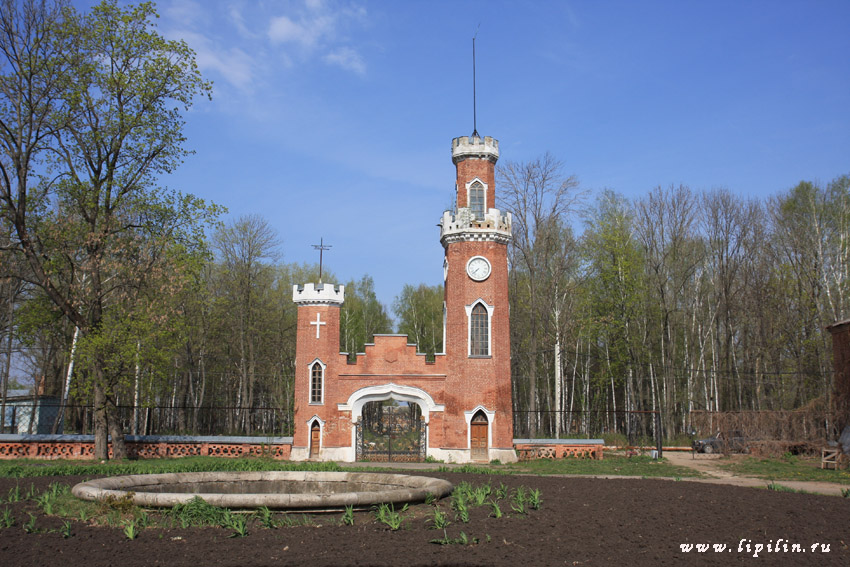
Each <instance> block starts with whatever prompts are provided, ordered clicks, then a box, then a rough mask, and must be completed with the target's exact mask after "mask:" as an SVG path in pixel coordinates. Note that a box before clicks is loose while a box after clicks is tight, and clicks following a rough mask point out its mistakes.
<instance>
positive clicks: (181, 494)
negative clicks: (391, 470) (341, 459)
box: [71, 471, 452, 510]
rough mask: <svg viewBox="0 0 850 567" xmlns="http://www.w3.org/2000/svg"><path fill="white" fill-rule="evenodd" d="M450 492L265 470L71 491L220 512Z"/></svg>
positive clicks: (126, 480) (141, 479) (115, 482)
mask: <svg viewBox="0 0 850 567" xmlns="http://www.w3.org/2000/svg"><path fill="white" fill-rule="evenodd" d="M451 491H452V484H451V483H450V482H448V481H446V480H441V479H438V478H430V477H425V476H409V475H403V474H383V473H358V472H315V471H286V472H280V471H264V472H201V473H166V474H139V475H127V476H115V477H109V478H100V479H96V480H90V481H88V482H83V483H80V484H78V485H76V486H74V488H73V489H72V491H71V492H72V493H73V494H74V496H76V497H77V498H82V499H83V500H106V499H109V498H116V499H124V498H127V497H128V495H132V500H133V503H134V504H136V505H138V506H144V507H149V508H166V507H171V506H174V505H175V504H181V503H185V502H188V501H190V500H192V499H193V498H195V497H196V496H199V497H201V498H203V499H204V500H205V501H206V502H208V503H209V504H212V505H214V506H221V507H224V508H259V507H262V506H265V507H267V508H270V509H277V510H337V509H342V508H344V507H346V506H354V507H362V506H370V505H372V504H380V503H386V504H393V503H402V502H422V501H424V500H425V499H426V498H427V497H428V495H429V494H432V495H433V496H434V497H436V498H442V497H443V496H446V495H447V494H449V493H450V492H451Z"/></svg>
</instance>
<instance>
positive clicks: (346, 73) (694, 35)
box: [86, 0, 850, 306]
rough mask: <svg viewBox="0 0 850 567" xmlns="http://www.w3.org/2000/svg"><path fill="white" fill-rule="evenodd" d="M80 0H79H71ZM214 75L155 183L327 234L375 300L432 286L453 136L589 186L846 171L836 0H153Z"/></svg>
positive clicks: (336, 263) (293, 234) (756, 188)
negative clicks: (548, 159)
mask: <svg viewBox="0 0 850 567" xmlns="http://www.w3.org/2000/svg"><path fill="white" fill-rule="evenodd" d="M87 4H88V2H86V5H87ZM158 10H159V13H160V19H159V21H158V24H157V25H158V29H159V31H160V32H161V33H163V34H164V35H166V36H167V37H169V38H182V39H185V40H186V41H187V42H188V43H189V45H190V46H191V47H192V48H193V49H195V51H196V52H197V55H198V62H199V64H200V67H201V70H202V72H203V73H204V75H205V77H206V78H207V79H210V80H212V81H213V82H214V94H213V100H212V101H211V102H209V101H206V100H198V101H197V102H196V104H195V106H194V107H193V108H192V110H191V112H190V113H188V114H187V116H186V119H187V126H186V134H187V136H188V143H187V147H188V148H190V149H192V150H194V151H196V154H195V155H193V156H191V157H190V158H189V159H187V161H186V163H185V164H184V165H183V166H182V167H181V168H180V169H179V170H178V171H177V173H176V174H174V175H171V176H169V178H167V179H164V180H163V182H164V183H165V184H167V185H168V186H169V187H172V188H174V189H178V190H181V191H184V192H188V193H194V194H196V195H198V196H201V197H203V198H206V199H209V200H212V201H214V202H216V203H219V204H221V205H224V206H226V207H227V208H228V209H229V211H230V212H229V215H228V217H226V219H225V220H228V219H233V218H236V217H238V216H240V215H243V214H260V215H262V216H264V217H265V218H266V219H267V220H268V222H269V223H270V224H271V225H272V226H273V227H274V228H275V229H276V230H277V231H278V232H279V234H280V237H281V240H282V242H283V245H282V250H281V251H282V255H283V258H282V259H283V261H286V262H315V261H317V260H318V256H317V254H316V253H315V251H314V250H313V249H312V248H311V244H314V243H318V242H319V239H320V238H324V239H325V242H327V243H330V244H331V245H332V246H333V248H332V249H331V251H330V252H328V253H326V255H325V260H326V266H327V267H328V268H329V269H331V270H332V271H333V272H334V273H336V274H337V275H338V276H339V277H340V279H341V280H343V281H344V280H348V279H352V278H359V277H360V276H362V275H363V274H366V273H368V274H370V275H371V276H372V277H373V278H374V279H375V284H376V289H377V292H378V296H379V299H380V300H382V301H383V302H384V303H385V304H387V306H389V305H390V304H391V302H392V300H393V298H394V297H395V296H396V295H397V294H398V293H399V292H400V291H401V288H402V286H403V285H404V284H405V283H411V284H418V283H423V282H424V283H427V284H432V285H433V284H438V283H441V282H442V247H441V246H440V244H439V241H438V229H437V227H436V223H437V222H438V220H439V218H440V215H441V212H442V211H443V210H444V209H446V208H448V207H449V205H450V203H451V200H452V196H453V184H454V167H453V165H452V163H451V152H450V147H451V146H450V144H451V138H453V137H456V136H461V135H468V134H470V133H471V131H472V77H471V67H472V65H471V38H472V36H473V35H474V34H475V33H476V30H477V34H478V35H477V37H478V39H477V42H476V47H477V55H478V63H477V76H478V131H479V132H480V133H481V134H482V135H491V136H494V137H496V138H498V139H499V141H500V150H501V160H502V161H516V162H522V161H527V160H531V159H534V158H536V157H538V156H540V155H542V154H543V153H545V152H550V153H552V154H553V155H554V156H555V157H556V158H558V159H560V160H562V161H563V163H564V168H565V172H566V173H569V174H574V175H576V176H577V178H578V179H579V181H580V183H581V187H582V188H583V189H586V190H588V191H590V193H591V195H592V194H594V193H596V192H598V191H600V190H601V189H605V188H609V189H613V190H615V191H617V192H619V193H622V194H624V195H626V196H627V197H630V198H634V197H639V196H642V195H645V194H646V193H647V192H648V191H649V190H650V189H652V188H653V187H655V186H658V185H663V186H668V185H670V184H677V185H678V184H680V183H682V184H686V185H689V186H690V187H691V188H692V189H695V190H700V189H711V188H719V187H725V188H728V189H729V190H731V191H733V192H735V193H738V194H741V195H746V196H752V197H767V196H770V195H775V194H777V193H778V192H780V191H784V190H787V189H788V188H790V187H792V186H793V185H795V184H796V183H797V182H799V181H800V180H802V179H806V180H813V181H820V182H823V183H826V182H828V181H830V180H831V179H833V178H835V177H836V176H838V175H841V174H846V173H850V33H848V29H850V2H847V1H836V2H820V1H806V2H781V1H772V2H767V1H765V2H743V1H735V2H723V1H716V2H682V1H675V2H590V1H582V2H578V1H576V2H564V1H559V2H544V1H535V2H503V1H498V0H496V1H490V2H482V1H474V2H466V1H456V2H448V1H393V2H390V1H379V2H371V1H359V0H352V1H341V2H336V1H331V0H326V1H321V0H293V1H248V0H244V1H239V0H171V1H161V2H158Z"/></svg>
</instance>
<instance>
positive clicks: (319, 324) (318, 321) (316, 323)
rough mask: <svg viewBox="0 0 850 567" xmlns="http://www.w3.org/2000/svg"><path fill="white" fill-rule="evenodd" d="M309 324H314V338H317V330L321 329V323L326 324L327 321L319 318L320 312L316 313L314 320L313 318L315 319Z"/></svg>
mask: <svg viewBox="0 0 850 567" xmlns="http://www.w3.org/2000/svg"><path fill="white" fill-rule="evenodd" d="M310 324H311V325H316V338H317V339H318V338H319V331H320V330H321V328H322V325H327V323H325V322H324V321H322V319H321V314H320V313H316V320H315V321H310Z"/></svg>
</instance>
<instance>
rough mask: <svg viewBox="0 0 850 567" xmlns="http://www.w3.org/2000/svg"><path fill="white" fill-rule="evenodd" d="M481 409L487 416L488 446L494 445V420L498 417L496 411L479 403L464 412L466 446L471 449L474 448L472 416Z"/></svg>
mask: <svg viewBox="0 0 850 567" xmlns="http://www.w3.org/2000/svg"><path fill="white" fill-rule="evenodd" d="M479 411H480V412H482V413H483V414H484V415H486V416H487V447H488V448H492V447H493V420H494V419H496V412H495V411H491V410H488V409H487V408H486V407H484V406H483V405H481V404H478V405H477V406H475V407H474V408H472V409H471V410H469V411H465V412H463V418H464V419H465V420H466V447H467V448H468V449H470V450H471V449H472V417H473V416H474V415H475V414H476V413H478V412H479Z"/></svg>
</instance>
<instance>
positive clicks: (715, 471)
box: [664, 451, 848, 496]
mask: <svg viewBox="0 0 850 567" xmlns="http://www.w3.org/2000/svg"><path fill="white" fill-rule="evenodd" d="M664 457H665V458H666V459H667V460H668V461H670V463H671V464H674V465H679V466H682V467H687V468H690V469H693V470H695V471H698V472H700V473H702V474H704V475H706V477H703V478H689V479H688V480H689V481H693V482H704V483H707V484H729V485H732V486H749V487H762V488H763V487H766V486H767V485H768V484H770V483H771V482H773V481H770V480H765V479H763V478H755V477H751V476H741V475H736V474H734V473H731V472H729V471H727V470H724V469H722V468H721V467H720V465H723V464H727V463H729V462H732V461H734V460H735V459H737V458H741V457H739V456H737V455H731V456H723V455H716V454H715V455H704V454H701V453H696V454H694V453H691V452H678V451H665V452H664ZM776 483H777V484H781V485H782V486H787V487H788V488H793V489H795V490H803V491H805V492H812V493H815V494H827V495H829V496H841V490H842V489H846V488H848V487H847V486H845V485H841V484H836V483H832V482H818V481H813V480H806V481H794V480H779V481H776Z"/></svg>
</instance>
